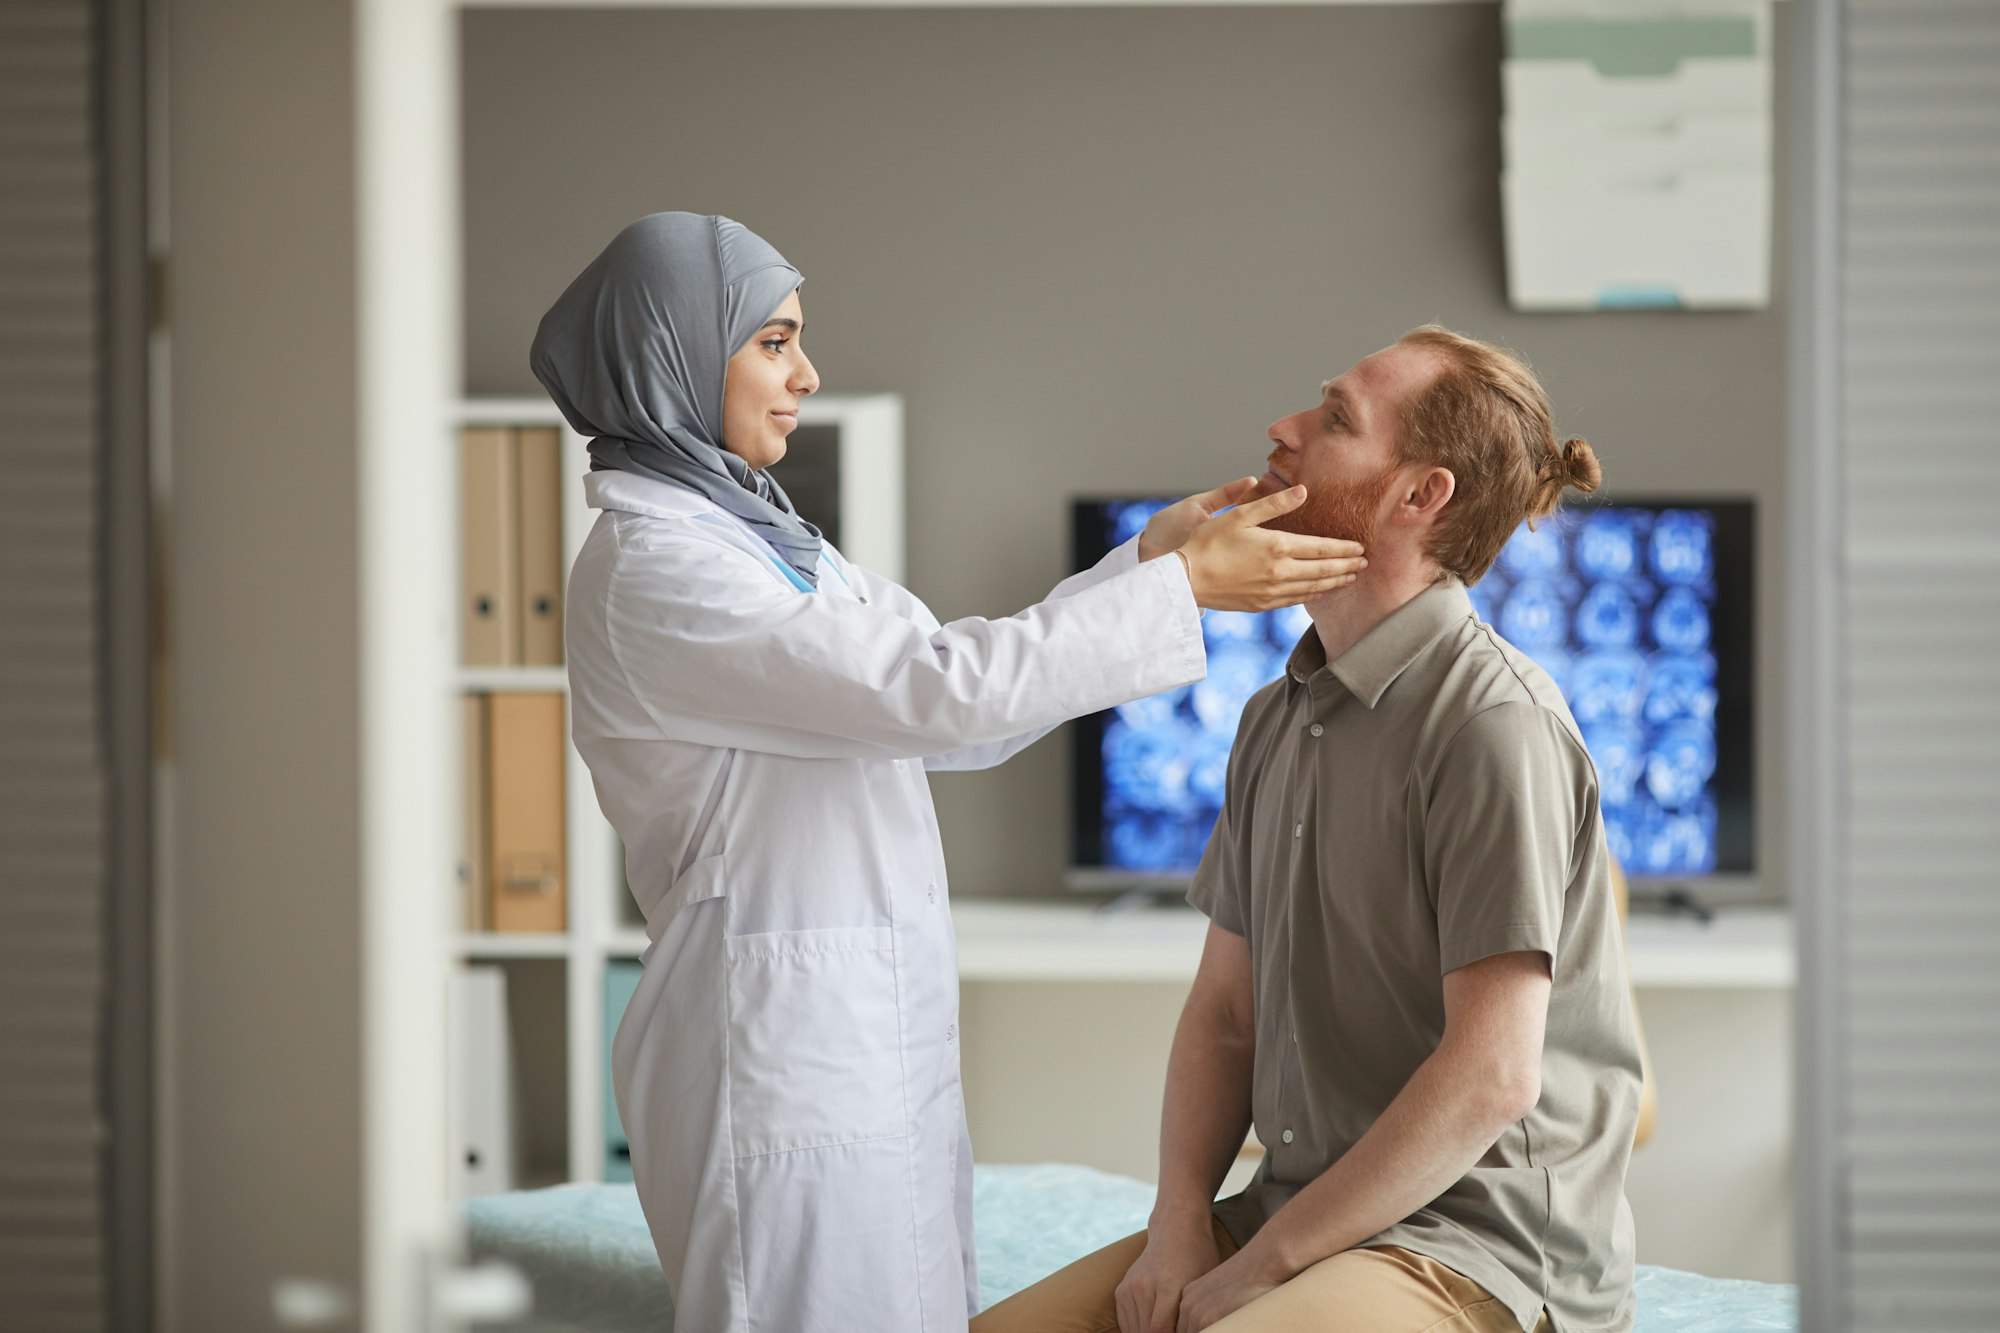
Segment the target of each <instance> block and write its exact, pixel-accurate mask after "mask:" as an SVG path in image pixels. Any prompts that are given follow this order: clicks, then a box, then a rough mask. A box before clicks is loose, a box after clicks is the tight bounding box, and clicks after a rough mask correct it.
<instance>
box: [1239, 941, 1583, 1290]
mask: <svg viewBox="0 0 2000 1333" xmlns="http://www.w3.org/2000/svg"><path fill="white" fill-rule="evenodd" d="M1444 1012H1445V1031H1444V1040H1443V1041H1441V1042H1440V1043H1439V1044H1438V1048H1437V1049H1436V1050H1435V1051H1433V1052H1431V1054H1430V1056H1429V1058H1428V1059H1426V1060H1425V1061H1424V1062H1423V1063H1422V1064H1421V1065H1418V1066H1417V1070H1416V1072H1415V1073H1414V1074H1412V1075H1410V1081H1409V1082H1408V1083H1406V1084H1404V1085H1403V1090H1402V1091H1401V1092H1399V1093H1398V1094H1396V1098H1395V1100H1394V1101H1392V1102H1390V1103H1389V1106H1388V1109H1387V1110H1385V1111H1383V1112H1382V1114H1381V1116H1380V1117H1379V1118H1378V1119H1377V1120H1376V1121H1375V1123H1374V1124H1373V1125H1372V1126H1370V1128H1369V1130H1368V1132H1367V1133H1366V1134H1363V1135H1362V1136H1361V1139H1360V1141H1359V1142H1357V1143H1356V1144H1355V1145H1354V1146H1353V1147H1352V1148H1351V1149H1349V1150H1348V1151H1347V1153H1346V1155H1344V1156H1343V1157H1341V1158H1340V1160H1339V1161H1337V1162H1335V1163H1334V1164H1333V1165H1332V1166H1330V1167H1328V1168H1327V1169H1326V1170H1325V1171H1324V1172H1322V1173H1321V1174H1320V1177H1319V1179H1317V1180H1315V1181H1313V1183H1312V1184H1310V1185H1308V1186H1307V1187H1306V1188H1305V1189H1303V1190H1301V1191H1300V1192H1299V1193H1298V1194H1297V1195H1295V1196H1294V1197H1293V1198H1292V1199H1291V1201H1290V1202H1289V1203H1287V1204H1286V1205H1285V1206H1284V1207H1283V1208H1280V1209H1279V1210H1278V1212H1277V1213H1276V1214H1275V1215H1274V1216H1273V1217H1272V1218H1271V1220H1270V1221H1269V1222H1268V1223H1266V1224H1265V1226H1264V1228H1263V1230H1261V1231H1259V1232H1258V1233H1257V1235H1256V1236H1255V1237H1254V1238H1253V1239H1252V1241H1251V1243H1250V1244H1249V1245H1248V1246H1246V1247H1245V1248H1244V1250H1243V1252H1242V1254H1240V1255H1238V1256H1237V1259H1240V1260H1242V1261H1243V1265H1244V1269H1245V1270H1246V1271H1247V1272H1249V1273H1255V1274H1257V1275H1258V1276H1260V1277H1262V1278H1264V1279H1265V1280H1267V1281H1273V1282H1283V1281H1286V1280H1287V1279H1289V1278H1291V1277H1292V1276H1293V1275H1294V1274H1296V1273H1299V1272H1301V1271H1303V1270H1304V1269H1306V1268H1309V1267H1311V1266H1312V1265H1313V1264H1316V1263H1318V1262H1319V1261H1320V1260H1321V1259H1325V1258H1327V1257H1328V1256H1330V1255H1334V1254H1339V1253H1340V1252H1342V1251H1343V1250H1349V1249H1352V1248H1353V1247H1354V1246H1356V1245H1359V1244H1360V1243H1361V1242H1363V1241H1365V1240H1367V1239H1368V1238H1369V1237H1370V1236H1373V1235H1375V1234H1376V1233H1377V1232H1379V1231H1381V1230H1383V1229H1384V1228H1386V1227H1390V1226H1393V1225H1395V1224H1396V1223H1398V1222H1400V1221H1402V1220H1403V1219H1404V1218H1406V1217H1408V1216H1409V1215H1410V1214H1412V1213H1414V1212H1416V1211H1417V1210H1418V1209H1419V1208H1422V1207H1423V1206H1424V1205H1425V1204H1427V1203H1429V1202H1430V1201H1431V1200H1432V1199H1435V1198H1437V1196H1438V1195H1440V1194H1442V1193H1444V1191H1445V1190H1446V1189H1448V1188H1450V1187H1451V1186H1452V1185H1454V1184H1456V1183H1457V1182H1458V1181H1459V1180H1460V1179H1461V1178H1462V1177H1463V1176H1464V1175H1465V1173H1466V1172H1468V1171H1470V1170H1471V1169H1472V1167H1473V1165H1474V1164H1475V1163H1477V1162H1478V1161H1479V1159H1480V1157H1482V1156H1483V1155H1484V1154H1485V1152H1486V1150H1487V1149H1488V1148H1490V1147H1492V1146H1493V1144H1494V1142H1495V1141H1496V1140H1497V1139H1498V1138H1499V1137H1500V1135H1501V1134H1502V1133H1503V1132H1505V1131H1506V1129H1507V1127H1508V1126H1509V1125H1511V1124H1513V1123H1514V1122H1515V1121H1517V1120H1520V1119H1521V1118H1523V1117H1524V1116H1526V1115H1527V1114H1528V1112H1529V1111H1531V1110H1533V1109H1534V1106H1535V1103H1536V1102H1537V1101H1538V1100H1539V1099H1540V1097H1541V1068H1542V1036H1543V1031H1544V1028H1545V1026H1546V1024H1547V1019H1548V1012H1549V960H1548V956H1547V955H1546V954H1541V953H1505V954H1499V955H1497V956H1495V957H1492V958H1485V959H1482V960H1480V961H1479V962H1476V963H1472V964H1469V965H1467V966H1465V967H1461V968H1459V969H1458V970H1457V971H1454V972H1449V973H1446V974H1445V978H1444ZM1235 1262H1236V1260H1232V1261H1231V1263H1232V1264H1233V1263H1235Z"/></svg>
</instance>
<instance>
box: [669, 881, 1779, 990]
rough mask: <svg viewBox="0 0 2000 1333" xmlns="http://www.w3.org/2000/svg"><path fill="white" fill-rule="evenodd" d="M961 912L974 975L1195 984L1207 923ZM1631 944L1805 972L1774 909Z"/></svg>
mask: <svg viewBox="0 0 2000 1333" xmlns="http://www.w3.org/2000/svg"><path fill="white" fill-rule="evenodd" d="M952 920H953V922H954V923H955V924H956V925H957V927H958V975H959V979H960V980H961V981H965V982H1023V981H1132V982H1146V981H1164V982H1181V983H1185V982H1190V981H1193V980H1194V971H1195V964H1196V963H1197V962H1198V961H1199V960H1200V958H1201V942H1202V937H1203V935H1205V934H1206V933H1207V929H1208V920H1207V918H1205V917H1203V916H1202V915H1201V914H1200V913H1198V912H1196V911H1195V910H1194V909H1193V908H1187V907H1181V908H1143V909H1137V910H1133V911H1126V912H1104V911H1099V910H1097V909H1096V908H1095V906H1094V905H1093V904H1090V903H1086V902H1046V901H1041V902H1038V901H1034V900H1031V899H1030V900H1022V901H1019V902H1009V901H1006V900H1004V899H993V898H972V899H960V900H958V901H957V902H955V903H953V904H952ZM641 942H642V943H643V939H642V941H641ZM1625 944H1626V953H1627V960H1628V962H1629V964H1630V966H1631V969H1632V984H1633V985H1634V986H1637V987H1638V988H1640V989H1641V990H1666V989H1688V988H1711V989H1730V988H1736V989H1746V990H1764V989H1786V988H1789V987H1790V986H1791V985H1792V984H1793V978H1794V975H1795V971H1796V968H1795V964H1794V961H1793V948H1792V919H1791V914H1790V913H1789V912H1785V911H1779V910H1774V909H1770V908H1736V909H1730V910H1725V911H1723V912H1721V913H1719V914H1718V915H1717V917H1716V919H1715V921H1714V922H1713V923H1711V924H1708V925H1703V924H1702V923H1701V922H1699V921H1694V920H1691V919H1687V918H1678V917H1655V916H1646V915H1638V916H1634V917H1633V918H1632V920H1631V922H1630V923H1629V924H1628V926H1627V928H1626V932H1625Z"/></svg>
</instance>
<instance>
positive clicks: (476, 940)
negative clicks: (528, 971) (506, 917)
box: [454, 931, 570, 961]
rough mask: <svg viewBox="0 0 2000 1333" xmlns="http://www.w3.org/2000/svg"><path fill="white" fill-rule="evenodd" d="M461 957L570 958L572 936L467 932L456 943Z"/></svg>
mask: <svg viewBox="0 0 2000 1333" xmlns="http://www.w3.org/2000/svg"><path fill="white" fill-rule="evenodd" d="M454 947H455V948H456V950H457V953H458V956H459V957H460V958H464V959H469V960H474V961H477V960H482V959H493V958H567V957H568V956H569V950H570V937H569V936H568V935H562V934H556V933H554V932H545V933H522V934H513V935H510V934H501V933H499V932H497V931H466V932H464V933H462V934H460V935H459V936H458V938H457V940H456V941H455V943H454Z"/></svg>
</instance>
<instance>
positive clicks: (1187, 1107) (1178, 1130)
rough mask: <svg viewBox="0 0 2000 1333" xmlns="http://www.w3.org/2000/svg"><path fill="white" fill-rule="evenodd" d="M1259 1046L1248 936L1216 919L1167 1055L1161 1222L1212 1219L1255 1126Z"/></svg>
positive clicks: (1157, 1210)
mask: <svg viewBox="0 0 2000 1333" xmlns="http://www.w3.org/2000/svg"><path fill="white" fill-rule="evenodd" d="M1256 1047H1257V1042H1256V1028H1255V1026H1254V1018H1253V1008H1252V1000H1251V991H1250V945H1249V942H1248V941H1247V940H1245V939H1244V938H1243V937H1242V936H1241V935H1236V934H1232V933H1231V932H1229V931H1226V930H1224V929H1223V928H1222V927H1220V926H1217V925H1214V924H1211V925H1210V926H1209V928H1208V939H1207V941H1206V942H1205V943H1204V944H1203V945H1202V950H1201V967H1200V969H1199V970H1198V971H1197V972H1196V973H1195V979H1194V989H1193V990H1192V991H1190V992H1189V994H1188V999H1187V1004H1186V1005H1185V1006H1184V1007H1183V1008H1182V1009H1181V1021H1180V1025H1179V1027H1177V1028H1176V1029H1175V1030H1174V1046H1173V1053H1172V1054H1171V1055H1170V1056H1169V1057H1168V1060H1167V1089H1166V1096H1165V1099H1164V1104H1163V1105H1162V1107H1161V1111H1160V1192H1159V1196H1158V1199H1157V1201H1156V1202H1155V1203H1154V1205H1153V1222H1154V1225H1158V1224H1160V1223H1161V1222H1163V1221H1171V1220H1175V1219H1179V1220H1183V1221H1185V1220H1188V1219H1194V1220H1198V1221H1199V1222H1200V1224H1201V1225H1202V1226H1203V1227H1206V1226H1207V1225H1208V1215H1209V1205H1210V1204H1212V1203H1214V1202H1215V1191H1216V1190H1217V1189H1219V1188H1221V1185H1222V1178H1223V1177H1224V1176H1225V1175H1227V1174H1229V1167H1230V1163H1232V1162H1234V1161H1235V1160H1236V1154H1237V1151H1238V1150H1239V1149H1240V1148H1242V1146H1243V1137H1244V1135H1245V1134H1246V1133H1248V1132H1249V1128H1250V1069H1251V1059H1252V1057H1253V1056H1254V1055H1255V1054H1256Z"/></svg>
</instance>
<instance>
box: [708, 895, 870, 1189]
mask: <svg viewBox="0 0 2000 1333" xmlns="http://www.w3.org/2000/svg"><path fill="white" fill-rule="evenodd" d="M728 946H729V1057H728V1058H729V1124H730V1140H731V1144H732V1147H733V1149H734V1151H735V1155H736V1156H738V1157H754V1156H760V1155H763V1154H768V1153H781V1152H796V1151H798V1150H800V1149H805V1148H824V1147H829V1146H832V1145H834V1144H840V1143H858V1142H861V1141H863V1140H867V1139H880V1138H891V1137H894V1136H897V1135H901V1134H903V1133H904V1132H906V1130H907V1128H908V1126H907V1123H906V1120H907V1118H906V1114H905V1109H904V1097H903V1057H902V1021H901V1012H900V1006H899V1003H898V997H897V986H896V949H895V935H894V932H893V931H892V930H891V929H890V928H888V927H886V926H881V927H872V926H871V927H858V928H854V927H850V928H843V929H836V930H785V931H772V932H768V933H764V934H755V935H737V936H733V937H731V938H730V939H729V940H728Z"/></svg>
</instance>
